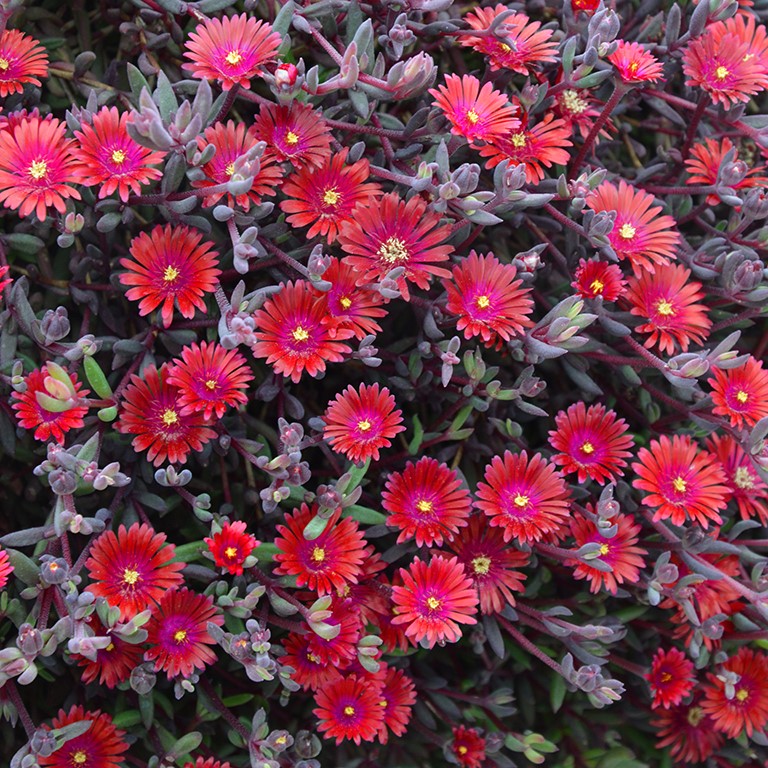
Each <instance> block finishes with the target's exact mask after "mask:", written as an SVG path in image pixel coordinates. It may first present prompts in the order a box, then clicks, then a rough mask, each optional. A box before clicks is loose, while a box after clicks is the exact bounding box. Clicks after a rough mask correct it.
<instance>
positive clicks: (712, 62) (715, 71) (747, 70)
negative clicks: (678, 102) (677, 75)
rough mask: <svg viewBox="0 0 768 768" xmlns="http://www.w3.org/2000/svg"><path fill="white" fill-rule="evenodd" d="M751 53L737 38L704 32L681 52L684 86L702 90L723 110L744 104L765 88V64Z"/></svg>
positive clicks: (767, 83)
mask: <svg viewBox="0 0 768 768" xmlns="http://www.w3.org/2000/svg"><path fill="white" fill-rule="evenodd" d="M750 53H751V51H750V44H749V43H748V42H746V41H744V40H742V39H741V38H740V37H739V36H738V35H734V34H731V33H728V34H724V35H713V34H711V33H709V32H707V33H705V34H703V35H702V36H701V37H699V38H696V39H695V40H692V41H691V42H690V43H688V45H687V47H686V48H685V50H684V51H683V72H684V74H685V75H686V77H687V78H688V79H687V80H686V81H685V84H686V85H692V86H695V87H698V88H701V89H703V90H704V91H706V92H707V93H708V94H709V97H710V98H711V99H712V101H713V102H714V103H715V104H722V105H723V107H724V108H725V109H730V108H731V107H732V106H734V105H735V104H738V103H739V102H743V103H746V102H748V101H749V100H750V99H751V98H752V96H754V95H755V94H757V93H760V91H763V90H765V89H766V88H767V87H768V69H766V64H764V63H763V62H762V61H761V60H760V59H759V58H758V57H757V56H755V55H754V54H752V55H750Z"/></svg>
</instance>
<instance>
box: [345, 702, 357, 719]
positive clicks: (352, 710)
mask: <svg viewBox="0 0 768 768" xmlns="http://www.w3.org/2000/svg"><path fill="white" fill-rule="evenodd" d="M344 714H345V715H346V716H347V717H352V715H354V714H355V708H354V707H353V706H352V705H351V704H347V706H346V707H344Z"/></svg>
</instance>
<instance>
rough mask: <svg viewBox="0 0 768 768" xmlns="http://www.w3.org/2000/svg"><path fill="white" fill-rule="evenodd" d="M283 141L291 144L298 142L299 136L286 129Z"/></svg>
mask: <svg viewBox="0 0 768 768" xmlns="http://www.w3.org/2000/svg"><path fill="white" fill-rule="evenodd" d="M285 143H286V144H291V145H293V144H298V143H299V137H298V136H297V135H296V134H295V133H294V132H293V131H288V133H286V134H285Z"/></svg>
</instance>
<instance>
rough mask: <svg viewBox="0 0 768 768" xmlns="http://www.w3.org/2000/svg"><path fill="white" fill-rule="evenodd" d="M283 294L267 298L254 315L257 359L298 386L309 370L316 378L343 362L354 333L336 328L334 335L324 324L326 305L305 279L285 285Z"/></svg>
mask: <svg viewBox="0 0 768 768" xmlns="http://www.w3.org/2000/svg"><path fill="white" fill-rule="evenodd" d="M281 285H282V287H283V289H282V291H280V293H278V294H276V295H274V296H272V298H270V299H268V300H267V301H266V302H265V303H264V306H263V307H262V308H261V309H259V310H258V311H257V312H256V313H255V314H254V316H253V317H254V320H255V321H256V328H257V331H256V334H255V336H256V343H255V344H254V345H253V347H251V349H252V350H253V354H254V356H255V357H258V358H266V361H267V363H268V364H269V365H271V366H272V368H273V370H274V371H275V373H279V374H282V375H283V376H285V377H288V378H290V379H291V381H293V383H294V384H298V383H299V381H300V380H301V375H302V373H304V371H306V372H307V373H308V374H309V375H310V376H313V377H317V376H318V375H319V374H321V373H323V372H324V371H325V364H326V363H340V362H342V360H343V359H344V355H345V354H349V353H351V352H352V348H351V347H349V346H348V345H346V344H344V343H343V341H344V340H345V339H349V338H351V337H352V336H354V333H353V331H351V330H347V329H344V328H336V329H335V333H334V335H333V336H332V335H331V332H330V330H329V328H328V326H327V325H324V324H323V318H324V317H325V314H326V311H325V305H324V302H323V301H322V300H319V299H318V298H317V296H316V295H315V292H314V290H313V289H312V286H311V285H310V284H309V283H308V282H307V281H306V280H297V281H296V282H295V283H292V282H288V283H286V284H282V283H281Z"/></svg>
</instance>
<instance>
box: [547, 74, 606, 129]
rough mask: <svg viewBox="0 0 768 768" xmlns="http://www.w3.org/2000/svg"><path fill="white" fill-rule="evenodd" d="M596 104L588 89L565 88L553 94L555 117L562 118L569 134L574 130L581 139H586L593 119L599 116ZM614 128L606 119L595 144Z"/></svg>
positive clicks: (593, 121)
mask: <svg viewBox="0 0 768 768" xmlns="http://www.w3.org/2000/svg"><path fill="white" fill-rule="evenodd" d="M558 82H559V81H558ZM596 104H597V100H596V99H595V98H594V97H593V96H592V95H591V94H590V92H589V91H586V90H583V89H577V88H566V89H565V90H563V91H560V92H559V93H558V94H557V95H556V96H555V103H554V104H553V106H552V108H553V110H554V112H555V114H556V115H557V117H560V118H562V119H563V120H564V121H565V123H566V125H568V126H569V135H570V134H572V133H573V132H574V130H576V131H578V132H579V135H580V136H581V138H582V139H586V138H587V136H589V132H590V130H591V129H592V126H593V125H594V123H595V119H596V118H598V117H600V110H599V109H598V108H597V106H596ZM615 130H616V129H615V126H614V125H613V123H612V122H611V121H610V120H607V121H606V123H605V125H604V126H603V128H601V129H600V131H599V132H598V135H597V136H596V137H595V144H597V143H598V142H599V141H600V138H606V139H607V138H610V136H611V132H613V131H615Z"/></svg>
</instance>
